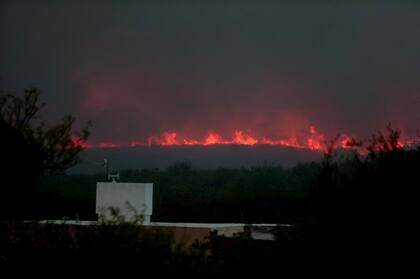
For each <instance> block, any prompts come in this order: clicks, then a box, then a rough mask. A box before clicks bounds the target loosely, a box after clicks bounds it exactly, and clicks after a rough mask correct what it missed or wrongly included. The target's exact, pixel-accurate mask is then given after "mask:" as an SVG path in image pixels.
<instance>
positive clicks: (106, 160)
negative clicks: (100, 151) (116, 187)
mask: <svg viewBox="0 0 420 279" xmlns="http://www.w3.org/2000/svg"><path fill="white" fill-rule="evenodd" d="M104 164H105V168H106V172H105V181H108V176H109V161H108V159H104Z"/></svg>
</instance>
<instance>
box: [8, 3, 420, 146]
mask: <svg viewBox="0 0 420 279" xmlns="http://www.w3.org/2000/svg"><path fill="white" fill-rule="evenodd" d="M314 2H316V4H315V3H314ZM366 2H368V1H226V0H225V1H156V0H153V1H67V0H63V1H58V0H56V1H19V0H13V1H12V0H11V1H4V0H0V3H1V4H0V41H1V44H0V78H1V80H0V87H1V88H3V89H7V90H12V91H22V89H23V88H24V87H25V86H27V85H35V86H37V87H39V88H41V89H42V91H43V93H44V94H43V99H44V100H45V101H46V102H47V104H48V105H47V107H46V110H45V111H44V117H45V118H47V119H48V120H51V121H53V120H54V121H56V120H57V119H58V118H59V117H61V116H62V115H63V114H65V113H71V114H74V115H76V117H77V118H78V119H79V120H81V122H85V121H87V120H92V122H93V124H94V129H93V137H92V141H97V142H100V141H112V142H129V141H131V140H133V139H144V138H146V137H147V136H148V135H156V134H160V133H161V132H163V131H165V130H176V131H179V132H180V133H185V134H188V135H191V136H197V137H198V136H201V135H204V134H205V132H206V131H208V130H216V131H219V132H220V133H221V134H230V133H231V132H232V131H233V130H234V129H243V130H246V131H249V132H252V133H254V134H256V135H264V136H268V137H270V136H272V137H284V136H289V135H290V134H293V133H296V132H299V131H301V130H307V127H308V125H309V124H314V125H316V126H317V127H318V129H319V130H321V131H325V133H327V134H330V135H331V134H335V133H337V132H345V133H354V134H357V135H363V136H364V135H366V134H367V133H371V132H373V131H376V130H378V129H382V128H383V127H384V126H385V125H386V124H387V123H388V122H391V123H393V125H394V126H398V127H401V128H403V129H404V130H405V131H407V132H408V133H411V132H413V131H415V128H417V127H419V126H420V113H419V112H418V110H419V108H420V75H419V74H420V4H417V3H416V2H418V1H392V2H391V1H390V2H389V4H384V3H388V2H386V1H377V2H376V3H379V2H381V3H382V4H373V3H374V2H372V4H366ZM280 3H281V4H280ZM292 3H293V4H292Z"/></svg>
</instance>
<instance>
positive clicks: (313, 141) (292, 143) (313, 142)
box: [73, 125, 414, 153]
mask: <svg viewBox="0 0 420 279" xmlns="http://www.w3.org/2000/svg"><path fill="white" fill-rule="evenodd" d="M326 140H327V137H326V136H325V135H324V134H323V133H321V132H319V131H318V130H317V128H316V127H315V126H314V125H311V126H309V127H308V132H307V133H306V136H305V133H303V135H301V136H300V137H298V136H290V137H288V138H280V139H278V138H277V139H276V138H267V137H261V138H260V137H257V136H255V135H253V134H252V133H248V132H245V131H243V130H239V129H237V130H234V131H233V133H232V135H231V136H230V137H226V138H224V137H223V136H222V135H221V134H220V133H218V132H215V131H208V132H207V135H206V136H205V137H204V138H201V139H200V138H192V137H185V136H183V135H182V133H178V132H175V131H165V132H163V133H162V134H161V135H160V136H156V135H153V136H149V137H148V138H147V141H141V140H133V141H131V142H130V143H128V144H115V143H109V142H105V143H99V144H88V143H84V142H80V141H78V140H77V138H74V139H73V142H74V143H75V144H76V145H79V146H81V147H83V148H120V147H138V146H144V147H147V146H148V147H151V146H194V145H195V146H208V145H246V146H254V145H272V146H283V147H290V148H299V149H308V150H312V151H316V152H325V151H326V150H327V146H326V144H325V142H326ZM413 142H414V141H413ZM354 143H355V138H354V137H351V136H348V135H345V134H342V135H340V136H338V137H337V140H336V142H335V145H336V148H339V149H348V148H357V149H360V148H359V147H360V146H357V145H355V144H354ZM398 145H399V146H400V147H401V148H403V147H405V146H410V145H412V144H410V140H409V139H404V140H401V141H400V142H399V143H398ZM358 151H359V152H361V153H362V152H363V150H362V149H360V150H358Z"/></svg>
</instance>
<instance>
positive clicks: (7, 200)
mask: <svg viewBox="0 0 420 279" xmlns="http://www.w3.org/2000/svg"><path fill="white" fill-rule="evenodd" d="M34 97H37V92H36V91H35V93H34V92H33V91H29V92H27V95H26V97H25V98H27V99H24V100H23V99H19V98H16V97H13V96H12V97H11V96H6V97H2V99H0V113H1V114H0V116H1V118H0V130H1V135H2V137H1V138H0V140H1V142H0V143H1V144H0V148H1V152H2V153H1V154H2V156H3V160H2V161H1V162H2V164H1V168H0V171H2V174H1V176H2V178H4V180H3V181H2V184H1V189H0V190H1V196H0V198H1V212H0V213H1V214H0V215H1V216H0V217H1V220H2V222H1V223H0V272H1V273H3V274H9V275H12V276H13V277H16V276H17V275H18V274H20V273H42V274H45V273H46V272H54V273H55V274H64V275H72V274H74V275H77V274H81V273H82V272H92V273H95V274H106V275H109V274H112V273H115V274H118V275H120V274H121V273H123V272H131V271H133V272H134V273H136V274H140V273H142V274H144V273H145V272H152V273H153V274H154V275H159V274H169V273H171V274H174V273H179V274H185V273H196V274H199V275H201V276H204V275H219V274H229V273H234V274H238V273H244V274H248V275H249V274H251V273H253V272H255V273H265V272H270V271H274V272H277V273H276V274H279V272H283V273H284V272H288V271H291V272H294V273H296V272H299V271H300V270H302V269H308V270H309V271H313V270H314V269H313V268H317V269H326V270H330V268H331V267H342V269H341V272H345V273H347V272H348V271H350V270H354V269H355V268H356V267H369V268H371V269H372V267H375V268H376V267H377V268H380V269H387V268H390V267H394V266H395V265H396V264H397V263H398V262H403V264H404V266H405V267H403V268H401V269H400V271H401V272H403V271H404V270H406V267H407V266H410V265H411V264H415V262H414V261H415V259H416V256H415V254H416V253H417V251H418V249H417V248H418V246H417V245H416V243H417V240H418V229H417V227H418V226H417V220H418V212H420V210H419V205H420V203H419V202H418V197H419V195H418V194H419V186H420V185H419V184H420V180H419V174H418V171H419V167H420V148H419V147H418V146H416V145H413V146H410V147H403V146H402V145H401V144H400V143H399V138H400V132H399V131H398V130H396V129H392V128H391V127H388V130H387V131H386V133H385V134H381V133H378V134H375V135H374V136H373V137H372V138H371V139H370V140H369V141H366V142H365V143H364V146H363V147H362V142H357V141H356V140H354V141H353V142H352V143H351V147H352V148H353V149H354V151H353V152H346V153H345V154H341V155H339V154H340V152H337V150H335V148H334V141H332V142H330V143H327V144H326V145H327V147H328V148H327V152H326V153H325V157H324V160H323V161H322V162H320V163H311V164H304V165H299V166H296V167H294V168H292V169H283V168H281V167H272V166H262V167H256V168H252V169H238V170H229V169H218V170H199V169H195V168H194V167H193V166H190V165H189V164H188V163H179V164H176V165H174V166H172V167H170V168H168V169H166V170H147V169H144V170H126V171H122V172H121V177H122V180H123V181H133V182H152V183H154V186H155V188H154V198H155V201H154V214H153V215H154V216H153V218H154V221H175V222H186V221H190V222H243V223H258V222H264V223H265V222H267V223H289V224H292V225H293V226H292V227H281V226H279V227H278V229H277V231H276V233H275V236H276V240H275V241H255V240H253V239H252V238H251V237H250V234H249V233H247V232H245V233H244V234H242V235H239V236H238V237H236V238H233V239H228V238H223V237H220V236H216V235H215V234H211V235H209V238H208V240H207V241H205V242H202V243H198V242H197V243H196V244H194V245H192V246H190V247H187V246H182V245H180V244H179V243H176V242H175V239H174V236H173V235H172V234H171V233H170V232H168V231H165V230H161V229H160V230H159V229H153V228H150V227H145V226H142V225H141V224H138V222H137V221H135V222H125V221H123V220H119V219H117V220H116V221H115V220H110V221H104V222H102V223H100V224H99V225H97V226H70V225H66V224H62V225H57V224H44V223H36V222H35V223H34V222H30V223H28V222H24V221H23V220H36V219H61V218H62V217H63V216H67V218H69V219H75V217H76V215H77V216H79V218H80V219H96V216H95V215H94V214H93V212H94V210H95V209H94V202H95V184H96V182H97V181H98V180H101V178H103V177H104V174H98V175H96V176H95V175H91V176H89V175H73V176H62V175H59V174H62V173H63V172H64V171H65V170H66V169H67V168H68V167H70V166H72V165H74V164H75V163H77V154H78V153H79V152H80V151H81V146H80V145H77V144H76V143H75V142H74V141H73V140H72V138H71V127H72V123H73V121H74V119H73V118H66V119H67V120H66V119H65V120H64V122H63V123H62V124H59V125H57V126H54V127H52V128H48V129H47V128H45V126H42V125H41V126H40V127H38V128H33V126H32V125H30V121H28V119H27V117H24V116H25V115H27V114H25V113H23V114H22V112H25V111H27V112H28V113H30V115H29V116H31V115H33V110H35V112H36V110H37V109H38V107H37V106H36V104H37V98H35V99H33V98H34ZM31 104H32V105H31ZM29 119H30V118H29ZM87 135H88V133H85V134H82V139H86V138H87ZM360 148H365V150H367V151H366V152H367V153H366V155H363V156H362V155H360V153H357V152H356V151H355V150H356V149H360ZM336 275H338V277H340V274H336Z"/></svg>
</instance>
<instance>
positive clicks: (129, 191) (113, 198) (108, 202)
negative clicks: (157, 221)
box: [96, 182, 153, 223]
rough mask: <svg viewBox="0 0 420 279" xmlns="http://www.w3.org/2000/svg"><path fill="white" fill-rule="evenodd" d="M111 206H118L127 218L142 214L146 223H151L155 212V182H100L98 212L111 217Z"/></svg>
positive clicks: (107, 217)
mask: <svg viewBox="0 0 420 279" xmlns="http://www.w3.org/2000/svg"><path fill="white" fill-rule="evenodd" d="M109 207H113V208H118V210H119V212H120V214H121V215H122V216H124V217H125V218H126V220H130V219H131V218H133V217H134V215H135V214H142V215H143V216H144V223H150V217H151V216H152V214H153V184H152V183H121V182H98V183H97V184H96V213H97V214H98V215H99V216H103V217H105V218H106V219H109V218H111V214H110V213H111V212H110V210H109Z"/></svg>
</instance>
